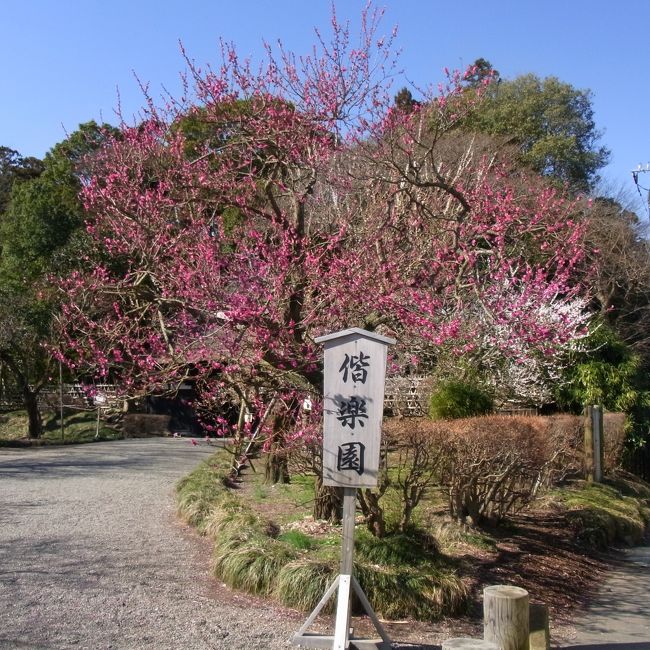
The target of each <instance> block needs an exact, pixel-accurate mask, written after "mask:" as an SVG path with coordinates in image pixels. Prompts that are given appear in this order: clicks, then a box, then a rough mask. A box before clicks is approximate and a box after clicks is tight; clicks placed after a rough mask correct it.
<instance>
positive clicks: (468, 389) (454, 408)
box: [429, 381, 494, 420]
mask: <svg viewBox="0 0 650 650" xmlns="http://www.w3.org/2000/svg"><path fill="white" fill-rule="evenodd" d="M493 410H494V403H493V400H492V397H491V396H490V395H489V394H488V393H486V392H485V391H483V390H481V389H480V388H478V387H476V386H473V385H471V384H467V383H464V382H461V381H446V382H442V383H440V384H438V387H437V388H436V390H435V391H434V393H433V395H431V400H430V402H429V416H430V417H431V418H432V419H434V420H453V419H456V418H468V417H472V416H475V415H485V414H486V413H490V412H491V411H493Z"/></svg>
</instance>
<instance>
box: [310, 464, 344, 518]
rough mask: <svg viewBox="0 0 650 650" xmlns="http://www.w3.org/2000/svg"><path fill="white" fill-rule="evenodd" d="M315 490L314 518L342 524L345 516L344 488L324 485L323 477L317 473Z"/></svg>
mask: <svg viewBox="0 0 650 650" xmlns="http://www.w3.org/2000/svg"><path fill="white" fill-rule="evenodd" d="M315 492H316V498H315V499H314V519H326V520H327V521H330V522H331V523H333V524H340V523H341V520H342V518H343V490H342V489H341V488H337V487H330V486H327V485H323V479H322V478H321V476H320V475H317V476H316V486H315Z"/></svg>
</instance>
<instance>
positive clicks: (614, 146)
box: [0, 0, 650, 190]
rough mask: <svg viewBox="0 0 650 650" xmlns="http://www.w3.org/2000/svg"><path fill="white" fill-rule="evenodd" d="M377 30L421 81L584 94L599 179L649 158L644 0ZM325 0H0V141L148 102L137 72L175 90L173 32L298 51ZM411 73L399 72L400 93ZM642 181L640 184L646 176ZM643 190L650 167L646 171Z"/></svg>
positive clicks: (420, 12) (523, 4)
mask: <svg viewBox="0 0 650 650" xmlns="http://www.w3.org/2000/svg"><path fill="white" fill-rule="evenodd" d="M376 4H377V6H381V7H384V8H385V10H386V13H385V17H384V22H383V26H384V27H385V29H386V31H389V30H390V29H391V28H392V26H393V25H397V26H398V28H399V33H398V41H397V42H398V45H399V47H400V48H401V49H402V56H401V64H400V66H401V68H402V69H403V70H404V71H405V75H406V77H407V78H408V79H411V80H413V81H414V82H416V83H418V84H421V85H427V84H428V83H435V84H437V83H438V82H439V81H441V80H442V78H443V75H442V69H443V68H444V67H445V66H447V67H449V68H464V67H465V66H467V65H469V64H470V63H472V62H473V61H474V60H475V59H477V58H478V57H484V58H486V59H488V60H489V61H490V62H491V63H492V64H493V65H494V66H495V68H497V69H498V70H499V71H500V73H501V75H502V76H504V77H506V78H512V77H514V76H517V75H519V74H525V73H528V72H533V73H535V74H538V75H540V76H542V77H543V76H549V75H554V76H557V77H559V78H560V79H562V80H563V81H566V82H568V83H570V84H572V85H573V86H575V87H576V88H580V89H591V90H592V92H593V104H594V108H595V117H596V121H597V124H598V127H599V128H600V129H601V130H602V131H603V132H604V134H603V139H602V142H603V144H605V145H606V146H607V147H608V148H609V149H611V151H612V157H611V163H610V165H609V166H608V167H607V168H606V169H605V171H604V174H603V175H604V177H605V178H606V179H608V180H610V181H611V182H612V183H614V184H617V185H622V186H624V187H627V188H628V189H632V190H633V189H634V186H633V184H632V180H631V174H630V170H631V169H632V168H634V167H636V166H637V164H638V163H642V164H643V165H645V164H646V163H647V162H648V161H650V142H649V139H648V134H647V112H648V110H650V101H649V100H650V84H649V83H648V75H647V73H646V69H647V67H648V60H647V59H646V58H645V56H644V54H643V52H644V51H645V47H646V44H647V42H648V37H647V31H648V26H649V25H650V2H647V1H646V0H635V1H634V2H629V1H628V0H618V1H616V0H544V1H539V0H538V1H536V0H463V2H454V1H452V0H446V1H445V2H442V1H439V0H428V1H426V0H384V2H381V1H380V2H377V3H376ZM363 5H364V3H363V2H361V1H359V0H337V2H336V6H337V13H338V16H339V19H345V18H349V19H351V20H352V21H353V22H354V21H356V20H357V19H358V16H359V14H360V10H361V8H362V6H363ZM329 15H330V2H329V0H302V1H300V0H273V1H262V0H258V1H252V0H238V1H233V0H229V1H228V2H222V1H220V0H212V1H210V0H203V1H202V2H201V1H198V0H183V1H180V0H156V1H154V0H128V1H127V0H112V2H106V1H105V0H104V1H102V2H99V1H97V0H84V1H83V2H81V1H80V0H0V24H1V25H2V28H3V29H2V38H1V39H0V54H1V57H2V60H3V65H2V67H1V68H0V88H1V89H2V95H3V101H2V102H0V145H4V146H9V147H11V148H14V149H17V150H18V151H19V152H21V153H22V154H23V155H33V156H39V157H41V156H43V155H44V153H45V152H46V151H47V150H48V149H49V148H50V147H51V146H52V145H54V144H55V143H56V142H58V141H60V140H62V139H63V138H64V137H65V133H66V131H73V130H74V129H75V128H76V127H77V125H78V124H79V123H80V122H85V121H88V120H90V119H95V120H98V121H99V120H102V119H103V120H105V121H108V122H115V121H116V118H115V115H114V108H115V107H116V105H117V101H118V100H117V97H118V89H119V95H120V101H121V105H122V109H123V113H124V114H125V116H131V115H134V114H135V113H137V111H138V109H139V107H140V106H142V104H143V98H142V94H141V91H140V89H139V87H138V84H137V82H136V81H135V78H134V73H137V75H138V77H139V78H140V79H142V80H143V81H146V82H148V83H149V84H150V90H151V92H152V94H153V95H154V97H157V96H159V95H160V94H161V93H162V89H163V87H166V88H168V89H169V90H171V91H172V93H173V92H174V91H175V90H177V89H178V88H179V73H180V72H181V71H182V70H183V68H184V62H183V59H182V57H181V55H180V51H179V47H178V41H179V39H180V40H181V41H182V42H183V43H184V45H185V47H186V49H187V51H188V53H189V55H190V56H191V57H192V58H193V59H195V60H196V61H197V63H199V64H204V63H208V62H213V63H215V64H216V63H218V61H219V49H218V43H219V37H223V38H225V39H226V40H232V41H234V42H235V43H237V45H238V47H239V49H240V52H241V53H242V54H246V55H252V56H253V57H255V56H256V55H258V54H260V51H261V47H260V44H261V41H262V40H263V39H266V40H267V41H270V42H275V41H276V40H277V39H278V38H280V39H282V41H283V42H284V43H285V45H286V46H287V47H288V48H289V49H292V50H294V51H296V52H298V53H300V52H305V51H306V50H307V49H308V48H309V46H310V45H311V43H312V42H313V27H314V26H321V27H323V28H326V27H327V25H328V20H329ZM403 85H405V80H398V81H396V88H395V90H396V91H397V90H398V89H399V88H400V87H401V86H403ZM646 177H647V180H646ZM642 181H645V182H644V184H645V185H646V186H650V173H648V174H645V175H644V176H642Z"/></svg>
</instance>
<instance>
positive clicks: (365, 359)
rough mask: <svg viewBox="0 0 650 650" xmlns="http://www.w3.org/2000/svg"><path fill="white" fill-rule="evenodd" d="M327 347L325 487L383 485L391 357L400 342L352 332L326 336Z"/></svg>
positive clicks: (356, 330) (324, 423) (322, 341)
mask: <svg viewBox="0 0 650 650" xmlns="http://www.w3.org/2000/svg"><path fill="white" fill-rule="evenodd" d="M316 342H317V343H323V344H324V348H325V389H324V403H323V484H324V485H332V486H340V487H352V488H357V487H373V486H375V485H377V475H378V472H379V451H380V441H381V422H382V417H383V411H384V379H385V375H386V352H387V347H388V345H391V344H393V343H395V340H394V339H391V338H388V337H386V336H380V335H379V334H375V333H374V332H366V331H365V330H362V329H358V328H352V329H347V330H343V331H341V332H336V333H334V334H329V335H328V336H321V337H320V338H317V339H316Z"/></svg>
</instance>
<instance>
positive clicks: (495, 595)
mask: <svg viewBox="0 0 650 650" xmlns="http://www.w3.org/2000/svg"><path fill="white" fill-rule="evenodd" d="M528 634H529V621H528V592H527V591H526V590H525V589H521V588H520V587H512V586H510V585H494V586H491V587H486V588H485V589H484V590H483V637H484V638H485V640H486V641H492V642H494V643H496V644H497V645H498V646H499V648H501V650H528V648H529V639H528Z"/></svg>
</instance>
